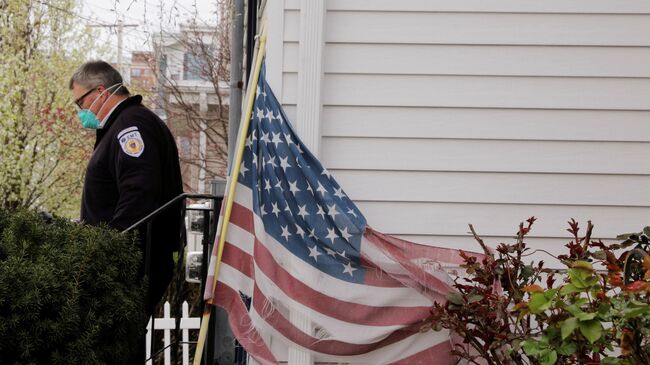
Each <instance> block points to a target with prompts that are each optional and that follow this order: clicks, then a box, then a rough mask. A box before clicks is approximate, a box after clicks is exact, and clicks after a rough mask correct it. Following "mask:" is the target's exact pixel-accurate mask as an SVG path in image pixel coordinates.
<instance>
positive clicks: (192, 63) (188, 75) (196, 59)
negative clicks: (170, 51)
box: [183, 53, 208, 81]
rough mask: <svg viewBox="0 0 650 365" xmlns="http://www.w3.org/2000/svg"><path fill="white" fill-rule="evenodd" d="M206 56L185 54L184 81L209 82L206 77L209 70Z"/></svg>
mask: <svg viewBox="0 0 650 365" xmlns="http://www.w3.org/2000/svg"><path fill="white" fill-rule="evenodd" d="M205 57H206V56H205V55H196V54H193V53H185V54H184V55H183V80H204V81H208V78H207V77H206V76H205V71H206V70H207V67H206V66H207V61H206V58H205Z"/></svg>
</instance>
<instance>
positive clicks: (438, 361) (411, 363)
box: [390, 341, 457, 365]
mask: <svg viewBox="0 0 650 365" xmlns="http://www.w3.org/2000/svg"><path fill="white" fill-rule="evenodd" d="M451 350H452V346H451V341H445V342H441V343H439V344H437V345H435V346H432V347H429V348H428V349H426V350H424V351H420V352H418V353H417V354H413V355H411V356H409V357H405V358H403V359H401V360H399V361H396V362H392V363H390V365H454V364H456V363H457V361H456V359H455V358H454V356H453V355H452V354H451Z"/></svg>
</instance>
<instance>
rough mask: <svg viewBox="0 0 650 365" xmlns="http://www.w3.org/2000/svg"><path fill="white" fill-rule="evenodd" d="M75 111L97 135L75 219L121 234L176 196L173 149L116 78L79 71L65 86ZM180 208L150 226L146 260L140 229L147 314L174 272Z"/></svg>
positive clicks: (91, 68) (96, 67)
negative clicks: (104, 225) (103, 225)
mask: <svg viewBox="0 0 650 365" xmlns="http://www.w3.org/2000/svg"><path fill="white" fill-rule="evenodd" d="M70 90H71V91H72V94H73V97H74V101H75V103H76V104H77V106H78V107H79V120H80V122H81V124H82V125H83V126H84V127H85V128H88V129H95V130H96V141H95V148H94V151H93V154H92V156H91V158H90V161H89V162H88V167H87V169H86V178H85V181H84V187H83V196H82V201H81V220H82V221H83V222H84V223H86V224H90V225H99V224H101V223H107V224H108V225H109V226H110V227H112V228H115V229H118V230H124V229H126V228H128V227H130V226H131V225H133V224H134V223H136V222H137V221H138V220H140V219H142V218H144V217H145V216H146V215H148V214H149V213H151V212H153V211H154V210H156V209H157V208H159V207H160V206H162V205H163V204H165V203H167V202H168V201H170V200H171V199H173V198H175V197H176V196H178V195H179V194H181V193H182V192H183V191H182V189H183V188H182V181H181V173H180V166H179V162H178V150H177V148H176V144H175V142H174V138H173V136H172V134H171V133H170V131H169V129H168V128H167V126H166V125H165V124H164V123H163V122H162V121H161V120H160V118H158V117H157V116H156V115H155V114H154V113H153V112H151V111H150V110H149V109H147V108H146V107H144V106H143V105H142V104H141V102H142V97H141V96H139V95H136V96H130V95H129V91H128V90H127V88H126V87H125V86H124V85H123V84H122V76H121V75H120V73H119V72H118V71H117V70H115V68H113V67H112V66H111V65H110V64H108V63H106V62H104V61H91V62H87V63H85V64H83V65H81V66H80V67H79V68H78V69H77V71H76V72H75V73H74V74H73V75H72V78H71V79H70ZM180 215H181V205H180V203H179V204H177V205H174V206H172V207H171V209H167V210H165V211H164V212H163V213H162V214H160V215H159V216H158V217H157V218H155V219H154V221H153V229H152V231H151V255H150V257H144V256H145V253H146V250H145V244H146V239H147V237H146V234H147V230H146V224H145V225H144V226H143V227H140V228H139V234H140V235H139V237H140V249H141V250H142V253H143V257H144V260H143V263H142V264H141V266H140V268H139V270H140V271H139V272H140V273H141V275H144V274H145V272H144V271H145V265H144V262H145V261H146V260H147V259H149V260H150V265H151V266H150V276H149V278H148V279H149V291H148V295H147V298H146V309H147V313H148V315H151V314H152V313H153V310H154V307H155V305H156V304H157V303H158V302H159V301H160V299H161V298H162V296H163V294H164V292H165V290H166V288H167V286H168V284H169V282H170V280H171V277H172V272H173V266H174V265H173V258H172V254H173V251H174V250H175V249H176V248H177V247H178V242H179V239H180V229H181V217H180Z"/></svg>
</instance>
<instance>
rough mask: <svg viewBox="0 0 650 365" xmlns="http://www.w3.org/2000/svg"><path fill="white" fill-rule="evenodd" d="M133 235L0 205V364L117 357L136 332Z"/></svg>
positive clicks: (139, 298) (138, 300)
mask: <svg viewBox="0 0 650 365" xmlns="http://www.w3.org/2000/svg"><path fill="white" fill-rule="evenodd" d="M139 261H140V253H139V250H138V249H137V246H136V245H135V243H134V240H133V237H127V236H126V235H122V234H120V233H119V232H116V231H114V230H110V229H108V228H106V227H100V228H97V227H90V226H85V225H80V224H76V223H72V222H69V221H66V220H65V219H62V218H57V217H55V218H53V219H52V220H51V221H50V222H49V223H48V222H46V221H44V220H43V219H42V218H41V217H40V216H39V215H38V214H36V213H34V212H27V211H17V212H8V211H3V210H0V363H2V364H14V363H20V364H34V363H36V364H102V363H115V364H121V363H125V362H126V359H127V358H128V357H129V356H130V354H131V350H132V349H133V348H135V346H136V343H137V341H138V339H139V338H140V336H143V334H144V324H145V323H146V322H145V321H146V318H145V317H146V316H145V314H144V302H143V298H144V295H143V293H144V285H143V281H142V280H141V279H140V278H138V274H137V270H138V265H139Z"/></svg>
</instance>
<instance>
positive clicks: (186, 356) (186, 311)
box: [182, 301, 190, 365]
mask: <svg viewBox="0 0 650 365" xmlns="http://www.w3.org/2000/svg"><path fill="white" fill-rule="evenodd" d="M185 318H190V308H189V305H188V304H187V301H184V302H183V317H182V319H185ZM189 340H190V331H189V329H188V328H187V326H186V327H183V365H189V363H190V345H189V344H188V343H187V342H188V341H189Z"/></svg>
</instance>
